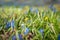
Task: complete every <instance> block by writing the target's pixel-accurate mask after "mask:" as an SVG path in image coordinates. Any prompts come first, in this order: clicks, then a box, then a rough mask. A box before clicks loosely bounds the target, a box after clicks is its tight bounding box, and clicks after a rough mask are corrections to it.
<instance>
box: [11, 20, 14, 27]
mask: <svg viewBox="0 0 60 40" xmlns="http://www.w3.org/2000/svg"><path fill="white" fill-rule="evenodd" d="M11 27H12V28H14V20H12V21H11Z"/></svg>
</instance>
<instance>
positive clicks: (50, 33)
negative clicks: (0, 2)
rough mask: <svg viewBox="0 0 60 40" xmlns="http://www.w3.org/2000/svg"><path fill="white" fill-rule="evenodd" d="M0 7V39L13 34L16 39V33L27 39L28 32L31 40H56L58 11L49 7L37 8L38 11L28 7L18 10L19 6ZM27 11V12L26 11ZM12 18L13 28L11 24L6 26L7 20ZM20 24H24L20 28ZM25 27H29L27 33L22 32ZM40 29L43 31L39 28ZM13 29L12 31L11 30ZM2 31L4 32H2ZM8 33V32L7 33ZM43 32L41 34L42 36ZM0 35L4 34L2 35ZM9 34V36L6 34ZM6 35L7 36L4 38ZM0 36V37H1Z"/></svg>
mask: <svg viewBox="0 0 60 40" xmlns="http://www.w3.org/2000/svg"><path fill="white" fill-rule="evenodd" d="M2 9H3V8H0V39H1V40H4V39H6V40H7V39H8V40H11V39H12V36H13V35H14V34H15V35H16V37H17V40H19V39H18V33H19V34H21V35H23V39H24V40H28V39H27V38H28V36H29V33H31V32H32V33H33V34H31V36H32V38H31V40H58V35H59V34H60V15H59V14H60V12H59V11H57V12H55V13H54V12H53V11H51V10H50V9H46V10H45V9H39V8H38V13H36V12H35V11H34V12H31V11H30V10H29V8H28V9H27V10H26V9H25V10H24V8H23V9H22V10H20V8H13V7H8V8H7V7H5V8H4V9H3V10H2ZM26 12H27V13H26ZM12 20H14V29H13V28H12V26H11V27H10V28H6V24H7V22H11V21H12ZM22 24H24V25H23V26H24V27H23V28H22V26H21V25H22ZM26 28H29V32H28V34H27V35H25V34H24V31H25V29H26ZM40 29H42V30H43V33H41V32H40V31H39V30H40ZM13 30H14V32H12V31H13ZM2 33H4V34H2ZM7 33H9V34H7ZM42 34H43V36H42ZM1 35H4V37H2V36H1ZM8 35H10V36H8ZM6 36H8V38H6ZM1 37H2V38H1Z"/></svg>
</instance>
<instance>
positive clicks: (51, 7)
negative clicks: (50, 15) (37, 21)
mask: <svg viewBox="0 0 60 40" xmlns="http://www.w3.org/2000/svg"><path fill="white" fill-rule="evenodd" d="M49 8H50V9H51V10H52V11H53V12H54V13H55V12H56V8H55V7H54V6H53V4H51V5H49Z"/></svg>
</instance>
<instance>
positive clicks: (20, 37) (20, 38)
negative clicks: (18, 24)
mask: <svg viewBox="0 0 60 40" xmlns="http://www.w3.org/2000/svg"><path fill="white" fill-rule="evenodd" d="M18 37H19V40H23V38H22V35H21V34H18ZM12 40H17V38H16V35H13V36H12Z"/></svg>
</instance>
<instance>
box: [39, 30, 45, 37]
mask: <svg viewBox="0 0 60 40" xmlns="http://www.w3.org/2000/svg"><path fill="white" fill-rule="evenodd" d="M39 31H40V33H41V35H42V38H43V35H44V29H40V30H39Z"/></svg>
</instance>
